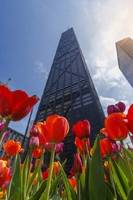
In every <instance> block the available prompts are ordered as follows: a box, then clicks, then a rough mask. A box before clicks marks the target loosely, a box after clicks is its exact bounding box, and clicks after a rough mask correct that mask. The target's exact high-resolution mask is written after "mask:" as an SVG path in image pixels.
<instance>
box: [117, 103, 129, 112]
mask: <svg viewBox="0 0 133 200" xmlns="http://www.w3.org/2000/svg"><path fill="white" fill-rule="evenodd" d="M115 105H116V106H118V108H119V109H120V112H124V111H125V109H126V105H125V104H124V103H123V102H121V101H120V102H118V103H117V104H115Z"/></svg>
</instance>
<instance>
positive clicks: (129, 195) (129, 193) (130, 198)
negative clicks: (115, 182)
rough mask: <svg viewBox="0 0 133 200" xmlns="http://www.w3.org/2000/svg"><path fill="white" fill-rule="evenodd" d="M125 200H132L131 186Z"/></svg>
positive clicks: (132, 189) (132, 188)
mask: <svg viewBox="0 0 133 200" xmlns="http://www.w3.org/2000/svg"><path fill="white" fill-rule="evenodd" d="M127 200H133V186H132V187H131V188H130V190H129V192H128V197H127Z"/></svg>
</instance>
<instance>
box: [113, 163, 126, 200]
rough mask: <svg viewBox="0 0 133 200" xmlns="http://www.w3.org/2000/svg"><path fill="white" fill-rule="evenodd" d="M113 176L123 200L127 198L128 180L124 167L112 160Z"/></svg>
mask: <svg viewBox="0 0 133 200" xmlns="http://www.w3.org/2000/svg"><path fill="white" fill-rule="evenodd" d="M110 163H111V176H112V177H113V180H114V183H115V185H116V189H117V190H118V193H119V194H120V196H121V197H122V199H123V200H127V191H128V189H129V187H128V180H127V178H126V176H125V174H124V173H123V171H122V169H121V168H120V167H119V165H118V164H116V163H115V162H114V161H111V162H110Z"/></svg>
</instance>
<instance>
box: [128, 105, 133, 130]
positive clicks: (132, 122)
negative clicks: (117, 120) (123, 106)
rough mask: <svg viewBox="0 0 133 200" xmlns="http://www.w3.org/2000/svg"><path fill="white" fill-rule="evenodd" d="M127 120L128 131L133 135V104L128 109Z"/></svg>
mask: <svg viewBox="0 0 133 200" xmlns="http://www.w3.org/2000/svg"><path fill="white" fill-rule="evenodd" d="M127 120H128V122H127V126H128V129H129V131H130V132H131V133H132V134H133V104H132V105H131V106H130V107H129V109H128V113H127Z"/></svg>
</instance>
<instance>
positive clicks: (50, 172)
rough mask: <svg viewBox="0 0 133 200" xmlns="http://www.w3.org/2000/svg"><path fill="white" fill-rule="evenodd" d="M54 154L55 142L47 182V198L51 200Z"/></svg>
mask: <svg viewBox="0 0 133 200" xmlns="http://www.w3.org/2000/svg"><path fill="white" fill-rule="evenodd" d="M54 154H55V144H53V146H52V152H51V158H50V169H49V178H48V183H47V189H46V200H49V194H50V188H51V180H52V174H53V166H54V165H53V164H54Z"/></svg>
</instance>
